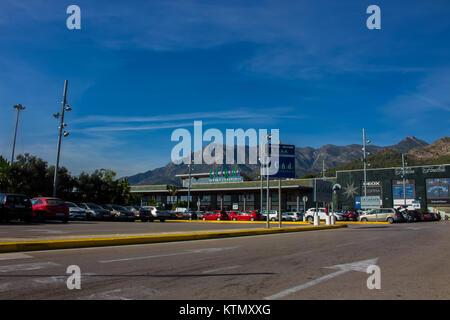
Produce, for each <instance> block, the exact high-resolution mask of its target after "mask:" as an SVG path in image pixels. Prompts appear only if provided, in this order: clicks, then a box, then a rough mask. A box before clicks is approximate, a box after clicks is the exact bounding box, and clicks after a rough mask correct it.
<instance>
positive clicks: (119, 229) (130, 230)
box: [0, 220, 299, 242]
mask: <svg viewBox="0 0 450 320" xmlns="http://www.w3.org/2000/svg"><path fill="white" fill-rule="evenodd" d="M271 225H272V226H273V227H274V228H275V227H278V223H271ZM289 226H291V227H292V226H293V227H298V226H299V225H295V224H294V225H292V224H283V227H289ZM264 227H265V224H264V223H253V222H249V223H216V222H180V221H176V220H166V221H165V222H159V221H155V222H107V221H70V222H69V223H67V224H64V223H61V222H59V221H48V222H45V223H31V224H24V223H21V222H11V223H7V224H5V223H3V224H0V242H2V241H8V240H9V241H11V240H14V241H20V240H31V239H40V238H58V237H61V238H64V237H77V236H86V235H120V234H130V235H132V234H136V235H137V234H147V233H149V234H161V233H172V232H194V231H213V230H217V231H220V230H233V229H251V228H264Z"/></svg>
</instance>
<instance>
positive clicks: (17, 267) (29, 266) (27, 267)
mask: <svg viewBox="0 0 450 320" xmlns="http://www.w3.org/2000/svg"><path fill="white" fill-rule="evenodd" d="M56 266H59V264H57V263H54V262H38V263H26V264H14V265H9V266H0V272H12V271H32V270H39V269H44V268H50V267H56Z"/></svg>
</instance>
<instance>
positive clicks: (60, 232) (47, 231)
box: [26, 229, 68, 234]
mask: <svg viewBox="0 0 450 320" xmlns="http://www.w3.org/2000/svg"><path fill="white" fill-rule="evenodd" d="M26 231H32V232H42V233H46V234H65V233H68V232H67V231H60V230H48V229H29V230H26Z"/></svg>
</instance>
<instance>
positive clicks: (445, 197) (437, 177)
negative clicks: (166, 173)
mask: <svg viewBox="0 0 450 320" xmlns="http://www.w3.org/2000/svg"><path fill="white" fill-rule="evenodd" d="M190 176H191V187H190V188H188V186H189V175H188V174H180V175H177V177H178V178H179V179H180V185H181V186H180V187H179V189H178V190H177V191H176V192H175V191H171V190H173V188H171V187H170V186H169V185H140V186H132V187H131V192H132V193H135V194H137V195H138V196H139V197H140V198H141V202H142V203H143V204H144V205H145V203H147V202H148V201H149V200H154V201H156V202H157V203H159V204H162V205H166V206H169V207H170V205H171V204H173V203H176V202H179V201H187V197H188V193H190V203H191V207H192V208H195V209H200V210H214V209H222V210H260V209H261V206H262V208H263V209H266V203H267V202H266V201H267V182H266V180H263V181H260V180H257V181H245V180H244V179H243V177H242V176H241V175H240V173H239V171H238V170H236V169H235V170H233V171H232V172H227V171H222V170H220V169H219V170H216V171H213V172H209V173H194V174H191V175H190ZM326 180H327V181H330V182H332V185H333V186H334V187H335V189H336V190H335V191H334V192H333V203H332V204H331V205H332V206H333V207H334V208H339V209H342V208H343V209H345V208H360V207H365V208H380V207H383V208H390V207H391V208H392V207H394V206H399V205H402V204H404V203H406V204H407V205H411V204H415V205H420V207H422V208H423V207H444V208H445V207H447V210H450V194H449V185H450V164H444V165H431V166H415V167H407V168H405V170H403V169H402V168H401V167H397V168H381V169H368V170H366V184H365V187H364V171H363V170H347V171H337V172H336V176H335V177H327V178H326ZM280 195H281V197H280ZM364 195H366V196H365V197H364ZM312 199H313V179H282V180H279V179H277V180H270V182H269V209H270V210H272V209H273V210H277V209H278V208H279V207H280V205H281V209H282V211H291V210H292V211H295V210H297V209H299V210H303V207H304V205H305V206H306V208H310V207H313V206H314V203H313V202H312Z"/></svg>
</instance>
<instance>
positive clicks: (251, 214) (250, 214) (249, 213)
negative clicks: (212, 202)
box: [228, 210, 261, 221]
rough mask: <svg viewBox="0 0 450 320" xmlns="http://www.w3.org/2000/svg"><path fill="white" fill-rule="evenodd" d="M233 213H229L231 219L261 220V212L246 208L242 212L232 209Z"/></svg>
mask: <svg viewBox="0 0 450 320" xmlns="http://www.w3.org/2000/svg"><path fill="white" fill-rule="evenodd" d="M231 212H232V213H231V214H229V215H228V217H229V218H230V220H234V221H260V220H261V214H259V213H258V212H256V211H253V210H246V211H241V212H235V211H231Z"/></svg>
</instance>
